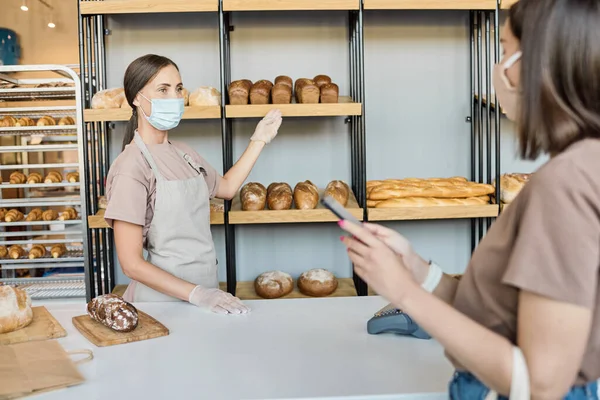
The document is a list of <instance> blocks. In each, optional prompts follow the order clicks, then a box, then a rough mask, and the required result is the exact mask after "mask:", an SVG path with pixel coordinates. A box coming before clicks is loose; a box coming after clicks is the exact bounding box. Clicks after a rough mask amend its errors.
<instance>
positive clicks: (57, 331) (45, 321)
mask: <svg viewBox="0 0 600 400" xmlns="http://www.w3.org/2000/svg"><path fill="white" fill-rule="evenodd" d="M31 310H32V311H33V321H31V324H29V325H28V326H26V327H25V328H23V329H19V330H18V331H15V332H9V333H2V334H0V345H5V344H16V343H23V342H31V341H34V340H47V339H56V338H61V337H65V336H67V331H65V328H63V327H62V325H61V324H59V323H58V321H57V320H56V319H55V318H54V317H53V316H52V314H50V312H48V310H47V309H46V307H43V306H42V307H32V308H31Z"/></svg>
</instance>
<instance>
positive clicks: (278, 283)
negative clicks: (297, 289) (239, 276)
mask: <svg viewBox="0 0 600 400" xmlns="http://www.w3.org/2000/svg"><path fill="white" fill-rule="evenodd" d="M293 289H294V281H293V279H292V277H291V275H290V274H288V273H285V272H282V271H269V272H263V273H262V274H260V275H259V276H257V277H256V279H255V280H254V291H255V292H256V294H257V295H259V296H260V297H262V298H264V299H276V298H278V297H283V296H286V295H288V294H290V293H291V292H292V290H293Z"/></svg>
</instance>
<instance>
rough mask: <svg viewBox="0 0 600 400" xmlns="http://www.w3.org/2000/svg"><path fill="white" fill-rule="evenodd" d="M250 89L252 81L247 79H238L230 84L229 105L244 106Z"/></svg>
mask: <svg viewBox="0 0 600 400" xmlns="http://www.w3.org/2000/svg"><path fill="white" fill-rule="evenodd" d="M250 89H252V81H251V80H249V79H240V80H237V81H233V82H231V84H230V85H229V89H228V90H227V92H228V94H229V104H231V105H234V106H235V105H246V104H248V99H249V96H250Z"/></svg>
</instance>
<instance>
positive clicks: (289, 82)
mask: <svg viewBox="0 0 600 400" xmlns="http://www.w3.org/2000/svg"><path fill="white" fill-rule="evenodd" d="M278 83H280V84H283V85H285V86H287V87H289V88H290V89H292V88H293V86H294V81H293V80H292V78H290V77H289V76H286V75H279V76H278V77H276V78H275V81H274V84H275V85H277V84H278Z"/></svg>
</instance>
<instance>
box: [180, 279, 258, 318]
mask: <svg viewBox="0 0 600 400" xmlns="http://www.w3.org/2000/svg"><path fill="white" fill-rule="evenodd" d="M189 302H190V303H192V304H194V305H195V306H197V307H206V308H208V309H210V310H211V311H212V312H215V313H217V314H246V313H247V312H249V311H250V308H248V307H247V306H246V305H244V303H242V301H241V300H240V299H238V298H237V297H234V296H232V295H231V293H227V292H224V291H222V290H220V289H212V288H210V289H207V288H203V287H202V286H196V287H195V288H194V289H193V290H192V292H191V293H190V296H189Z"/></svg>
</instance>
